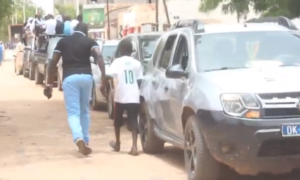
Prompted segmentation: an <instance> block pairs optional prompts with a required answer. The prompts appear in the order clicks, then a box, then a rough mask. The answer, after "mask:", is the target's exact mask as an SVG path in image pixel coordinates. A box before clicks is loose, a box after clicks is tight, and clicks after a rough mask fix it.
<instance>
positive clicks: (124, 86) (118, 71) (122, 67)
mask: <svg viewBox="0 0 300 180" xmlns="http://www.w3.org/2000/svg"><path fill="white" fill-rule="evenodd" d="M121 43H123V44H122V45H120V47H123V48H121V49H120V54H121V56H122V57H120V58H117V59H115V60H114V61H113V62H112V64H111V65H110V67H109V68H108V73H107V74H109V75H111V76H112V77H113V79H114V87H115V96H114V101H115V116H114V128H115V135H116V141H111V142H110V146H111V147H112V148H113V149H114V150H115V151H120V145H121V141H120V129H121V126H122V125H123V113H124V111H126V112H127V117H128V121H127V123H128V127H129V129H130V130H131V132H132V138H133V139H132V141H133V143H132V148H131V151H130V152H129V154H130V155H133V156H137V155H138V151H137V138H138V123H137V118H138V114H139V109H140V93H139V84H140V82H141V80H142V79H143V68H142V65H141V63H140V62H139V61H138V60H136V59H134V58H132V57H130V55H131V54H132V51H133V50H132V44H131V42H130V41H129V40H125V41H124V40H123V41H122V42H121Z"/></svg>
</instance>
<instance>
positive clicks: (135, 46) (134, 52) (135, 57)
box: [130, 38, 139, 60]
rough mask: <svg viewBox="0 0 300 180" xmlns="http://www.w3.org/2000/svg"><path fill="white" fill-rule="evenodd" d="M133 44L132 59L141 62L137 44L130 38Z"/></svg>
mask: <svg viewBox="0 0 300 180" xmlns="http://www.w3.org/2000/svg"><path fill="white" fill-rule="evenodd" d="M130 41H131V44H132V53H131V57H133V58H134V59H137V60H139V55H138V50H137V42H136V40H135V39H134V38H130Z"/></svg>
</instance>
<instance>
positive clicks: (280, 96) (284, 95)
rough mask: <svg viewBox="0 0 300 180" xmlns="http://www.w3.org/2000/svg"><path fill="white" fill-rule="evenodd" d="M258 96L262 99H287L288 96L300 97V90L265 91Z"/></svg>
mask: <svg viewBox="0 0 300 180" xmlns="http://www.w3.org/2000/svg"><path fill="white" fill-rule="evenodd" d="M258 96H259V97H260V98H261V99H266V100H267V99H269V100H270V99H273V98H278V99H285V98H287V97H290V98H297V99H298V98H299V97H300V92H288V93H263V94H258Z"/></svg>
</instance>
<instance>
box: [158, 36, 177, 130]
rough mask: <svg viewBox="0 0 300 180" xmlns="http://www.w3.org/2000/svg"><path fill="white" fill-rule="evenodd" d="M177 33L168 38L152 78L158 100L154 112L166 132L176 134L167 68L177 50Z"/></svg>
mask: <svg viewBox="0 0 300 180" xmlns="http://www.w3.org/2000/svg"><path fill="white" fill-rule="evenodd" d="M177 37H178V35H177V33H175V34H172V35H170V36H169V37H168V39H167V40H166V43H165V45H164V47H163V50H162V53H161V55H160V57H159V58H158V61H157V62H156V65H155V69H154V72H155V74H154V76H153V79H152V87H153V93H154V94H155V96H156V98H157V100H156V101H155V102H156V103H155V104H154V105H153V106H154V112H155V115H156V118H157V121H158V123H159V124H160V125H159V126H160V127H161V129H162V130H163V131H164V132H167V133H169V134H172V135H176V134H177V133H176V125H175V117H174V116H173V114H172V110H171V109H170V108H171V104H170V99H169V95H168V90H167V89H166V87H167V86H168V83H169V80H168V79H167V78H166V76H165V71H166V68H167V67H168V66H169V65H170V62H171V57H173V54H174V51H175V46H174V45H175V44H176V41H177V39H178V38H177Z"/></svg>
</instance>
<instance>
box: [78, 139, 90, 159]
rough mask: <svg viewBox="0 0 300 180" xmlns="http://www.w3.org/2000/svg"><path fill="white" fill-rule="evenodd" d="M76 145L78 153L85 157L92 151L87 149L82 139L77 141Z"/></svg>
mask: <svg viewBox="0 0 300 180" xmlns="http://www.w3.org/2000/svg"><path fill="white" fill-rule="evenodd" d="M76 145H77V147H78V149H79V152H80V153H82V154H83V155H86V156H87V155H89V154H91V153H92V149H91V148H90V147H88V146H87V145H86V144H85V142H84V141H83V140H82V139H77V140H76Z"/></svg>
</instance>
